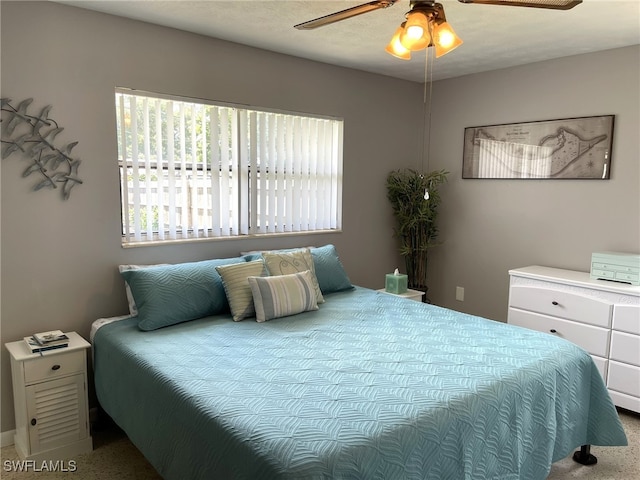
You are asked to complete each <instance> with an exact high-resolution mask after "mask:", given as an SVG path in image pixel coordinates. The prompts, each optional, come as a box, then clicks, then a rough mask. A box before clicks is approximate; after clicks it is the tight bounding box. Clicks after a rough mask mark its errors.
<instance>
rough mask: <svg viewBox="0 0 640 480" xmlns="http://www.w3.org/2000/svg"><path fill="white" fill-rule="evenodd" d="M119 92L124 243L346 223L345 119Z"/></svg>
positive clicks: (311, 228)
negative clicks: (343, 132) (342, 220)
mask: <svg viewBox="0 0 640 480" xmlns="http://www.w3.org/2000/svg"><path fill="white" fill-rule="evenodd" d="M115 97H116V113H117V128H118V162H119V165H120V180H121V196H122V239H123V240H122V242H123V245H134V244H139V243H149V242H158V241H159V242H163V241H175V240H186V239H200V238H213V237H238V236H245V235H254V234H282V233H286V232H314V231H327V230H339V229H340V228H341V217H342V205H341V204H342V124H343V122H342V121H341V120H338V119H334V118H326V117H317V116H309V115H300V114H295V113H283V112H273V111H264V110H256V109H249V108H245V107H241V106H238V105H229V104H215V103H212V102H204V101H201V100H198V101H195V100H193V99H184V98H176V97H164V96H159V95H155V94H146V93H140V92H137V91H135V92H134V91H131V90H125V89H116V96H115Z"/></svg>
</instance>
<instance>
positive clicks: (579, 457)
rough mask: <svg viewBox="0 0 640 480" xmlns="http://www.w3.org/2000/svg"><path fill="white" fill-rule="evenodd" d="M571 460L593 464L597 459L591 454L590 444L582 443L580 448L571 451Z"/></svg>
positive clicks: (583, 463)
mask: <svg viewBox="0 0 640 480" xmlns="http://www.w3.org/2000/svg"><path fill="white" fill-rule="evenodd" d="M573 460H574V461H575V462H578V463H581V464H582V465H595V464H596V463H598V459H597V458H596V457H594V456H593V455H591V445H582V446H581V447H580V450H578V451H576V452H574V453H573Z"/></svg>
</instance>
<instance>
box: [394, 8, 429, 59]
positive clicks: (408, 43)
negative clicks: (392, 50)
mask: <svg viewBox="0 0 640 480" xmlns="http://www.w3.org/2000/svg"><path fill="white" fill-rule="evenodd" d="M400 43H402V46H403V47H404V48H406V49H407V50H411V51H415V50H422V49H423V48H426V47H428V46H429V44H430V43H431V36H430V35H429V19H428V18H427V16H426V15H425V14H424V13H422V12H412V13H410V14H409V17H408V18H407V21H406V25H405V27H404V29H403V31H402V33H401V34H400Z"/></svg>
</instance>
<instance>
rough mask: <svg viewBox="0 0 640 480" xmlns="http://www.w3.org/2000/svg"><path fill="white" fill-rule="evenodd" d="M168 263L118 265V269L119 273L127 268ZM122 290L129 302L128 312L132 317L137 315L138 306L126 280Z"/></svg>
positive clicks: (137, 268) (160, 265) (133, 268)
mask: <svg viewBox="0 0 640 480" xmlns="http://www.w3.org/2000/svg"><path fill="white" fill-rule="evenodd" d="M165 265H168V263H158V264H156V265H118V271H119V272H120V273H122V272H126V271H128V270H140V269H142V268H151V267H163V266H165ZM124 290H125V293H126V294H127V302H128V303H129V313H130V314H131V315H133V316H134V317H135V316H136V315H138V308H137V307H136V301H135V300H134V299H133V294H132V293H131V287H130V286H129V283H128V282H127V281H125V282H124Z"/></svg>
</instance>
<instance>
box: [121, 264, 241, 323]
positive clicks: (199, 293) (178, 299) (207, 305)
mask: <svg viewBox="0 0 640 480" xmlns="http://www.w3.org/2000/svg"><path fill="white" fill-rule="evenodd" d="M231 263H245V260H244V258H242V257H236V258H222V259H216V260H205V261H202V262H192V263H180V264H177V265H165V266H160V267H150V268H143V269H139V270H128V271H125V272H122V276H123V277H124V279H125V280H126V282H127V283H128V284H129V286H130V287H131V293H132V294H133V298H134V300H135V303H136V306H137V307H138V327H139V328H140V330H155V329H157V328H161V327H166V326H169V325H173V324H176V323H181V322H186V321H189V320H195V319H196V318H202V317H206V316H209V315H215V314H218V313H224V312H228V311H229V304H228V303H227V296H226V295H225V293H224V287H223V286H222V278H221V277H220V274H218V272H216V268H215V267H217V266H219V265H228V264H231Z"/></svg>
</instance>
